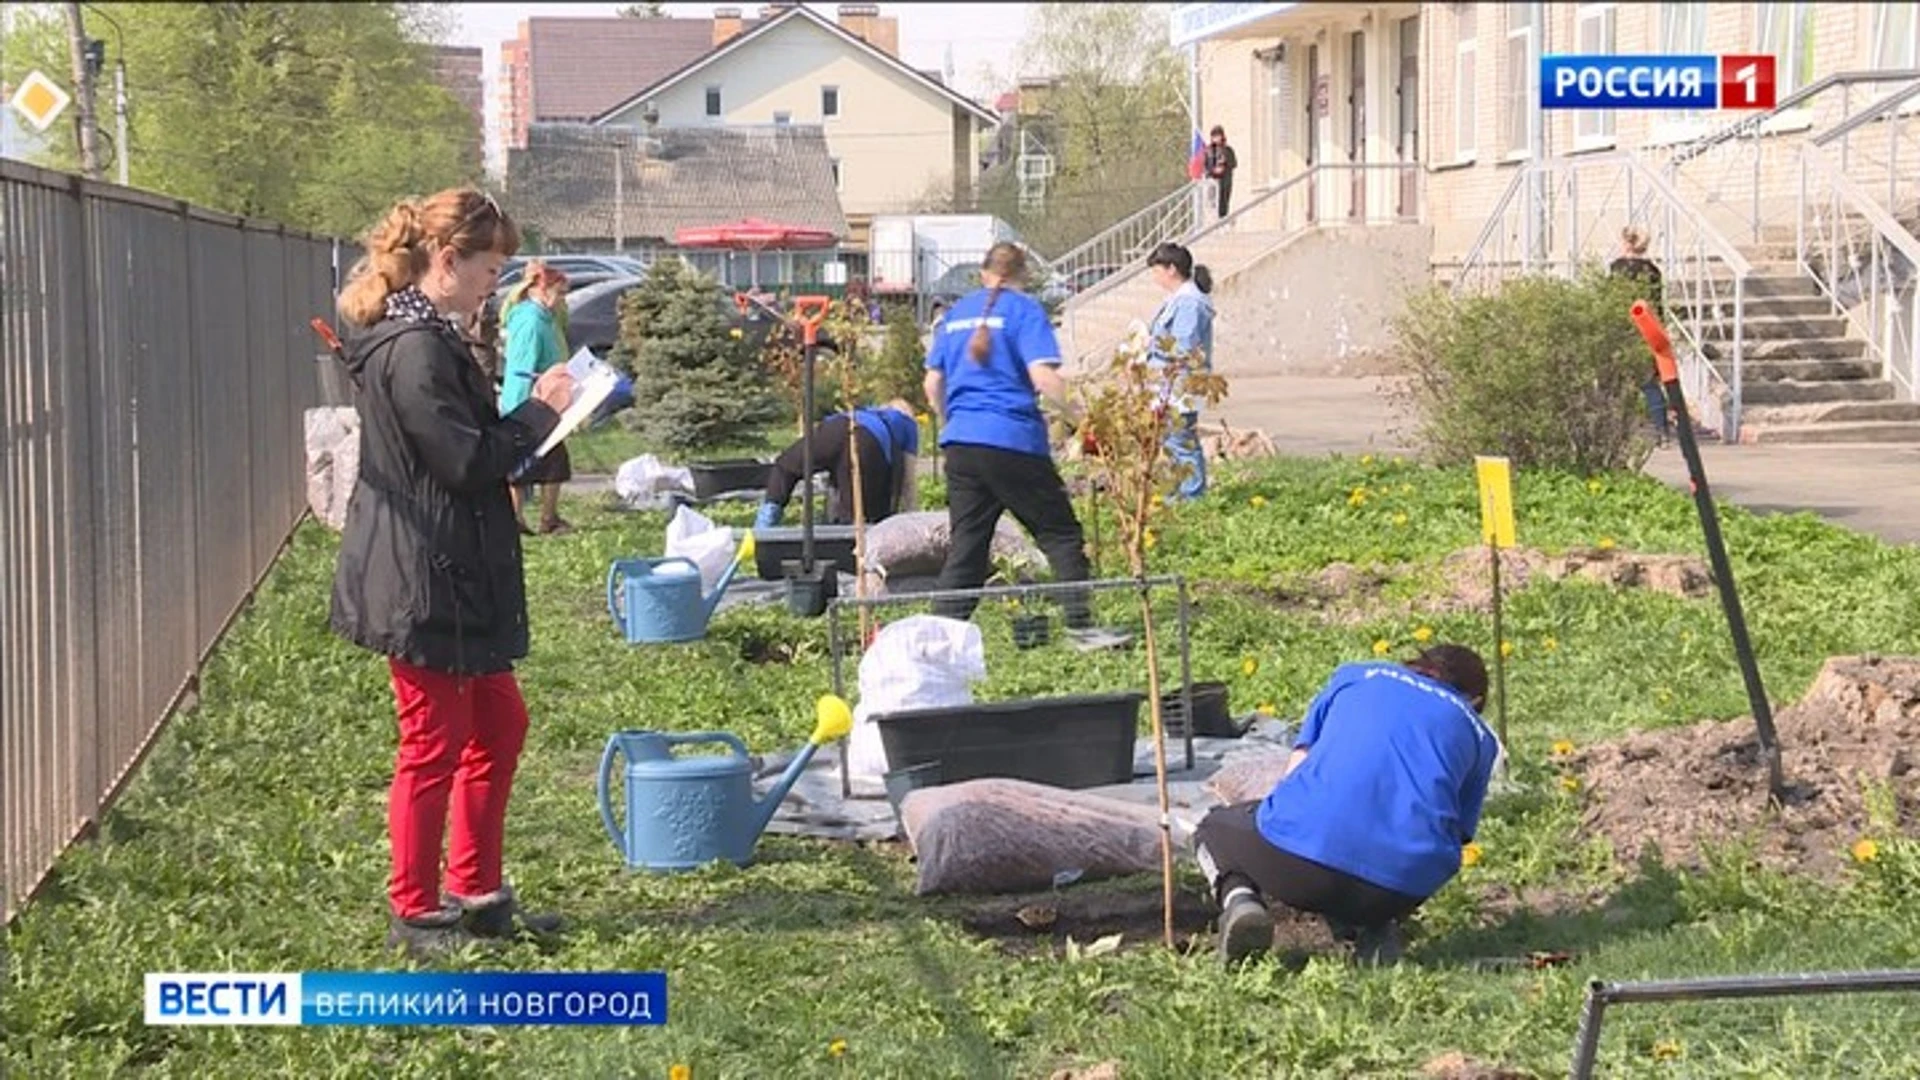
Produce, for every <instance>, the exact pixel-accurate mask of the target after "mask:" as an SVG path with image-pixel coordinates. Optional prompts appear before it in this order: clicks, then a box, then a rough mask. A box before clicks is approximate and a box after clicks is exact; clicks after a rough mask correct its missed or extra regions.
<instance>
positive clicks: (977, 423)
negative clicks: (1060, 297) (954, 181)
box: [926, 242, 1093, 630]
mask: <svg viewBox="0 0 1920 1080" xmlns="http://www.w3.org/2000/svg"><path fill="white" fill-rule="evenodd" d="M1026 270H1027V257H1026V253H1025V252H1023V251H1021V250H1020V247H1019V246H1018V245H1016V244H1010V243H1005V242H1002V243H998V244H995V245H994V246H993V248H992V250H990V251H988V252H987V258H986V262H985V263H984V264H983V265H982V266H981V269H980V280H981V283H982V286H983V287H982V288H979V289H976V290H974V291H973V292H970V293H968V294H967V295H965V296H963V297H961V298H960V299H959V300H957V301H955V302H954V305H953V307H952V308H951V309H949V310H948V311H947V314H946V318H945V319H944V320H943V321H942V322H941V323H940V326H939V328H938V329H937V330H936V331H935V334H934V340H933V348H932V349H931V350H930V351H929V353H928V355H927V375H926V390H927V401H928V402H929V403H931V404H932V406H933V408H934V409H935V411H936V414H937V416H938V418H939V423H940V448H941V449H942V450H944V451H946V454H945V457H946V475H947V515H948V520H949V522H950V529H951V531H952V534H953V539H952V547H951V548H950V549H949V550H948V552H947V562H946V565H945V566H944V567H943V568H942V569H941V571H940V588H942V589H977V588H979V587H980V586H981V585H983V584H985V583H986V580H987V574H988V571H989V569H990V562H991V554H992V551H991V549H992V545H993V531H994V527H995V526H996V525H998V524H999V522H1000V515H1001V513H1002V512H1009V513H1012V514H1013V517H1014V520H1016V521H1018V522H1019V523H1020V524H1021V525H1022V526H1024V527H1025V528H1026V530H1027V532H1028V533H1030V534H1032V536H1033V539H1034V542H1035V543H1036V544H1038V545H1039V546H1040V550H1041V551H1042V552H1044V553H1046V556H1047V562H1048V564H1049V565H1050V566H1052V568H1053V576H1054V578H1055V579H1057V580H1059V581H1063V582H1066V581H1085V580H1087V577H1088V569H1087V553H1086V542H1085V536H1084V534H1083V533H1082V532H1081V530H1080V520H1079V519H1078V518H1076V517H1075V516H1074V513H1073V501H1072V499H1070V498H1069V497H1068V495H1067V486H1066V483H1065V482H1064V481H1062V480H1061V479H1060V471H1059V470H1058V469H1057V468H1055V467H1054V464H1053V454H1052V450H1051V448H1050V447H1049V445H1048V442H1047V421H1046V418H1045V417H1044V416H1042V415H1041V412H1040V402H1039V396H1040V395H1045V396H1046V398H1047V399H1048V400H1050V401H1052V402H1054V403H1055V405H1056V406H1058V407H1060V408H1062V409H1068V408H1070V406H1069V404H1068V401H1067V384H1066V380H1065V379H1063V378H1062V377H1061V375H1060V345H1059V343H1058V342H1057V341H1056V340H1055V339H1054V336H1053V324H1052V323H1051V322H1050V321H1049V320H1048V319H1047V313H1046V309H1044V308H1042V307H1041V306H1040V303H1039V301H1037V300H1035V299H1033V298H1032V297H1030V296H1028V295H1027V294H1026V293H1024V292H1021V291H1020V282H1021V279H1022V278H1023V277H1024V276H1025V275H1026ZM976 603H977V601H975V600H973V599H971V598H962V599H954V600H942V601H939V602H937V603H936V604H935V605H934V608H933V612H934V614H936V615H944V616H946V617H948V618H953V619H966V618H970V617H971V616H972V615H973V609H974V607H975V605H976ZM1063 606H1064V607H1065V608H1066V620H1067V626H1068V627H1069V628H1070V629H1075V630H1080V629H1088V628H1090V627H1091V626H1092V619H1093V617H1092V614H1091V611H1090V609H1089V607H1088V603H1087V597H1086V595H1085V594H1084V593H1080V592H1069V593H1067V594H1066V596H1065V597H1064V598H1063Z"/></svg>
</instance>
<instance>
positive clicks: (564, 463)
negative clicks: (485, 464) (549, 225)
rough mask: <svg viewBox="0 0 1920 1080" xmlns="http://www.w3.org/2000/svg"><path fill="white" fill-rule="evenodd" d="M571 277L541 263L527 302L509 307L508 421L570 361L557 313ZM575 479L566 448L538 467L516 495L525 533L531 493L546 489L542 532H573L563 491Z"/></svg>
mask: <svg viewBox="0 0 1920 1080" xmlns="http://www.w3.org/2000/svg"><path fill="white" fill-rule="evenodd" d="M566 296H567V276H566V275H565V274H563V273H561V272H560V271H558V270H555V269H553V268H552V267H549V266H548V265H547V264H545V263H543V262H536V263H534V264H533V265H531V266H529V267H527V290H526V293H525V296H524V298H523V299H521V300H520V301H519V302H517V303H514V304H512V305H511V306H510V307H508V308H507V309H506V310H505V312H504V314H503V319H504V321H505V323H506V330H507V332H506V346H505V349H504V353H505V363H504V364H503V365H502V368H501V378H500V408H501V410H502V415H504V414H505V413H507V412H511V411H512V410H513V409H515V408H518V407H519V405H520V403H521V402H523V401H525V400H527V398H528V396H529V395H531V394H532V393H533V385H534V380H536V379H538V378H539V377H540V376H541V374H542V373H544V372H545V371H547V369H549V368H552V367H554V366H556V365H558V364H564V363H566V361H567V341H566V336H565V333H564V331H562V330H561V328H560V324H559V321H558V317H557V316H556V312H560V311H564V310H566ZM571 479H573V462H572V459H570V458H569V457H568V456H567V444H566V443H561V444H560V445H559V446H556V447H554V448H553V449H552V450H551V451H549V452H548V453H547V455H546V456H545V457H543V458H541V459H540V460H539V461H538V462H536V463H535V464H534V467H533V469H532V470H531V471H529V472H528V473H527V474H526V476H524V477H522V478H521V483H520V484H519V485H516V486H515V487H514V489H513V511H514V514H515V516H516V517H518V518H519V522H520V531H521V532H522V533H524V534H527V535H532V533H533V530H532V529H530V528H528V527H527V519H526V513H525V510H524V506H525V502H526V496H527V493H528V491H527V489H528V488H530V487H532V486H533V485H535V484H538V485H540V532H541V533H543V534H552V533H562V532H567V531H569V530H570V529H571V526H569V525H568V524H567V523H566V522H564V521H562V520H560V485H561V484H564V483H566V482H567V481H568V480H571Z"/></svg>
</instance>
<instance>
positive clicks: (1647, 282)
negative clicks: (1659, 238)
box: [1607, 225, 1673, 446]
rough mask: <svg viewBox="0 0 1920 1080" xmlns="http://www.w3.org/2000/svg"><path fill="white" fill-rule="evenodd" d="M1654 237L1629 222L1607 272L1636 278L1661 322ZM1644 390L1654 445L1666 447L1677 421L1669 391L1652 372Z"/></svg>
mask: <svg viewBox="0 0 1920 1080" xmlns="http://www.w3.org/2000/svg"><path fill="white" fill-rule="evenodd" d="M1649 240H1650V237H1648V235H1647V230H1645V229H1643V228H1641V227H1640V226H1638V225H1629V226H1627V227H1626V228H1624V229H1621V230H1620V256H1619V257H1618V258H1616V259H1614V260H1613V262H1612V263H1611V264H1609V265H1608V266H1607V273H1608V274H1609V275H1611V276H1613V277H1620V278H1632V279H1633V280H1635V281H1637V282H1640V283H1641V285H1642V286H1643V289H1642V294H1641V296H1640V299H1642V300H1645V301H1646V302H1647V304H1648V305H1649V306H1651V307H1652V308H1653V313H1654V316H1655V317H1657V318H1659V319H1660V320H1661V321H1663V322H1664V321H1665V320H1666V317H1667V313H1666V308H1665V307H1664V305H1663V299H1664V297H1663V293H1664V292H1665V288H1666V286H1665V284H1664V283H1663V282H1662V280H1661V277H1660V268H1659V267H1658V266H1655V265H1654V264H1653V260H1652V259H1649V258H1647V244H1648V243H1649ZM1640 392H1641V394H1643V395H1645V397H1646V399H1647V419H1649V420H1651V421H1653V437H1654V445H1656V446H1665V445H1667V440H1669V439H1671V438H1672V437H1673V420H1672V417H1671V416H1670V415H1669V414H1668V412H1667V394H1666V391H1665V390H1664V389H1663V388H1662V387H1661V386H1660V376H1658V375H1649V376H1647V381H1646V382H1644V383H1642V384H1640Z"/></svg>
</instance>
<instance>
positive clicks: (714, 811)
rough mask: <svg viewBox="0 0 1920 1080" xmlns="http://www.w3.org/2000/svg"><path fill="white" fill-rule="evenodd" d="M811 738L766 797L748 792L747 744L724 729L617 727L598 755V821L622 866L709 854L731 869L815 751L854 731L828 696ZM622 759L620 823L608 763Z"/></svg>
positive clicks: (687, 863) (694, 861) (746, 854)
mask: <svg viewBox="0 0 1920 1080" xmlns="http://www.w3.org/2000/svg"><path fill="white" fill-rule="evenodd" d="M814 713H815V717H816V720H815V723H814V727H813V735H812V736H811V737H809V738H808V740H807V745H806V746H804V747H802V748H801V750H800V753H799V754H797V755H795V757H794V759H793V762H792V764H790V765H788V766H787V771H786V772H784V773H782V774H780V779H779V780H777V781H775V782H774V785H773V787H772V789H771V790H769V791H768V792H767V794H766V795H765V796H764V797H763V798H760V799H758V800H756V799H755V798H754V797H753V764H752V762H751V760H750V759H749V758H748V757H747V747H746V744H744V743H742V742H741V741H740V739H739V737H738V736H735V735H729V734H727V733H726V732H724V731H701V732H694V733H691V734H670V733H665V732H657V731H616V732H614V733H613V735H612V736H611V737H609V738H608V739H607V749H606V751H605V752H604V753H602V754H601V755H600V820H601V822H602V823H603V824H605V825H606V827H607V835H608V836H610V837H612V838H613V843H614V846H615V847H617V848H619V849H620V854H621V855H622V856H623V857H624V858H625V859H626V861H627V866H628V867H630V868H634V869H645V870H691V869H694V868H696V867H700V866H705V865H706V864H708V863H710V862H713V861H714V860H716V859H725V860H727V861H728V862H731V863H733V864H734V865H736V866H746V865H747V864H748V863H750V862H752V861H753V848H754V844H755V843H756V842H757V841H758V840H759V839H760V834H761V832H763V831H765V829H766V827H767V822H768V821H771V820H772V819H773V813H774V811H775V810H777V809H779V807H780V800H782V799H784V798H786V795H787V791H788V790H789V789H791V788H792V787H793V784H794V781H796V780H798V779H800V773H801V772H802V771H803V770H805V769H806V767H807V763H808V762H810V761H812V760H813V754H814V751H816V750H818V749H819V748H820V747H822V746H824V745H826V744H827V743H830V742H833V741H834V740H835V739H841V738H845V737H846V734H847V732H849V731H851V730H852V729H853V711H852V710H851V709H849V708H848V707H847V703H846V702H845V701H843V700H842V699H840V698H838V697H835V696H833V695H831V694H829V695H827V696H825V697H822V698H821V699H820V701H819V703H818V704H817V705H816V706H815V709H814ZM694 743H722V744H725V745H726V746H728V747H729V748H731V750H732V752H731V753H728V754H723V755H718V756H705V757H675V756H674V754H673V748H674V747H675V746H683V745H688V744H694ZM623 755H624V756H625V757H626V759H627V768H626V781H627V813H626V827H625V828H624V829H622V828H621V824H620V822H618V821H617V820H615V817H614V813H613V766H614V760H615V759H616V758H619V757H621V756H623Z"/></svg>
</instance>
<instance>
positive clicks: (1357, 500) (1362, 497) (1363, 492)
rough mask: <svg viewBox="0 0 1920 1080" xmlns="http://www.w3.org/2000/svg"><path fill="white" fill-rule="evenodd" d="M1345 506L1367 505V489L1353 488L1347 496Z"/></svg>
mask: <svg viewBox="0 0 1920 1080" xmlns="http://www.w3.org/2000/svg"><path fill="white" fill-rule="evenodd" d="M1347 505H1348V506H1365V505H1367V489H1366V488H1364V487H1357V488H1354V489H1353V490H1352V491H1351V492H1349V493H1348V494H1347Z"/></svg>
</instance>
